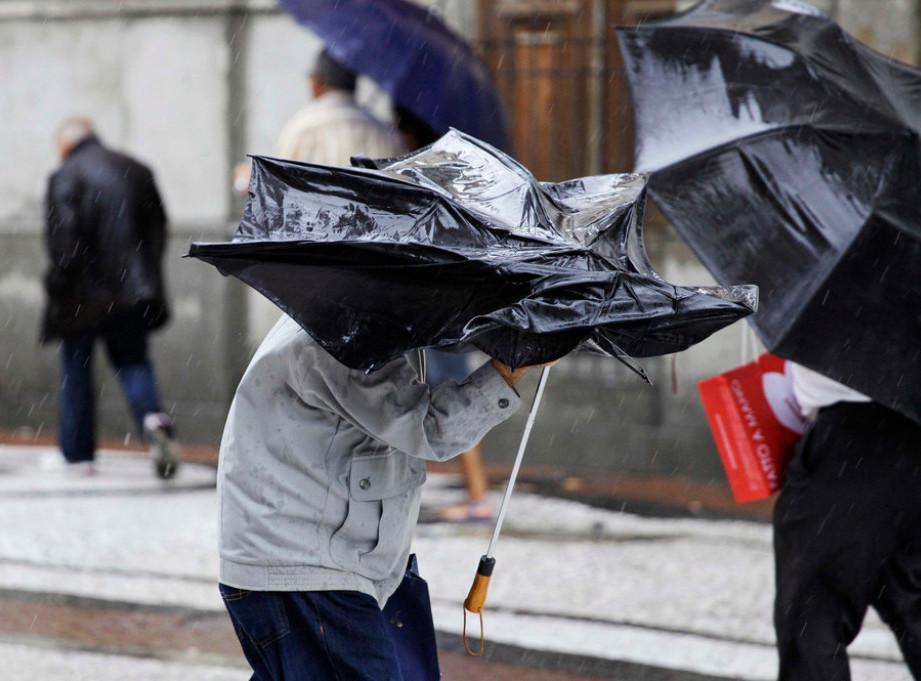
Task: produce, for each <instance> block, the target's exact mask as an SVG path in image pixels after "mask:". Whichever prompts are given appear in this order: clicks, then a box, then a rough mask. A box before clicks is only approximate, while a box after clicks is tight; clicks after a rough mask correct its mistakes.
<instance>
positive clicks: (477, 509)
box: [394, 105, 494, 523]
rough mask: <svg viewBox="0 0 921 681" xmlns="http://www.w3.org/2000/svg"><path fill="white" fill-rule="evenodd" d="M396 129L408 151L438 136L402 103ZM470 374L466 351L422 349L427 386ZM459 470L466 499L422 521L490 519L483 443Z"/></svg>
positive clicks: (466, 456) (464, 459) (468, 453)
mask: <svg viewBox="0 0 921 681" xmlns="http://www.w3.org/2000/svg"><path fill="white" fill-rule="evenodd" d="M394 115H395V118H396V121H397V129H398V130H399V131H400V135H401V136H402V138H403V144H404V146H405V147H406V149H407V150H409V151H413V150H415V149H420V148H422V147H424V146H427V145H429V144H431V143H432V142H434V141H435V140H436V139H438V133H436V132H435V131H434V130H432V128H431V127H430V126H429V125H428V124H427V123H426V122H425V121H423V120H422V119H421V118H419V117H418V116H416V115H415V114H413V113H412V112H411V111H409V110H408V109H406V108H404V107H402V106H399V105H397V106H395V107H394ZM469 374H470V363H469V362H468V354H455V353H451V352H439V351H438V350H432V349H428V350H426V351H425V382H426V383H427V384H428V385H429V387H430V388H437V387H438V386H439V385H441V384H442V383H447V382H448V381H452V380H453V381H456V382H458V383H460V382H461V381H463V380H464V379H466V378H467V376H468V375H469ZM458 461H459V462H460V467H461V473H462V475H463V476H464V488H465V490H466V499H465V500H464V501H463V502H461V503H459V504H450V505H448V506H442V507H440V508H435V509H431V510H430V511H428V512H426V513H425V514H424V515H423V516H422V521H423V522H449V523H467V522H485V521H489V520H491V519H492V518H493V515H494V509H493V506H492V503H490V501H489V496H488V495H489V480H488V478H487V476H486V468H485V466H484V465H483V446H482V444H480V443H478V444H476V445H475V446H474V447H472V448H471V449H468V450H467V451H466V452H463V453H462V454H461V455H460V456H458Z"/></svg>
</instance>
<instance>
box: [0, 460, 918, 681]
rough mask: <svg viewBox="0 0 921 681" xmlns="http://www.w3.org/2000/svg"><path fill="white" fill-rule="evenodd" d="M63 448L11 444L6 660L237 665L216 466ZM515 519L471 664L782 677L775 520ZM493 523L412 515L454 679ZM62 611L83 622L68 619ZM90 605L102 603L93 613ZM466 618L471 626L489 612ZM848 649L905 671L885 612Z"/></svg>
mask: <svg viewBox="0 0 921 681" xmlns="http://www.w3.org/2000/svg"><path fill="white" fill-rule="evenodd" d="M52 451H53V450H52V449H51V448H48V447H35V446H18V445H0V517H2V518H3V526H4V531H3V532H2V533H0V601H3V607H2V608H0V659H3V660H4V669H5V671H7V673H6V674H5V677H4V678H6V679H8V680H10V681H26V680H28V681H36V680H38V681H43V680H45V679H62V680H63V679H68V680H72V679H93V680H94V681H99V680H101V681H105V680H106V679H116V678H117V679H124V678H131V679H141V680H146V679H158V678H170V679H189V680H192V679H205V680H211V679H214V680H219V681H224V680H225V679H226V680H227V681H237V680H239V681H245V680H246V679H247V678H248V675H247V674H246V671H245V667H244V666H243V663H242V660H241V658H240V657H239V655H238V653H237V651H236V649H235V648H234V647H233V640H232V638H230V635H229V633H228V632H229V625H228V624H227V622H226V618H225V616H224V614H223V607H222V605H221V602H220V598H219V596H218V593H217V589H216V586H215V582H216V573H217V556H216V503H215V494H214V489H213V485H214V477H215V471H214V469H213V468H212V467H209V466H205V465H196V464H185V465H184V466H183V467H182V468H181V470H180V472H179V475H178V476H177V478H176V479H175V480H174V481H169V482H162V481H160V480H157V479H156V478H155V477H154V476H153V472H152V468H151V464H150V462H149V461H147V460H146V459H144V458H143V457H140V456H138V455H132V454H130V453H126V452H114V451H104V452H102V455H101V458H100V464H99V471H100V473H99V475H97V476H96V477H92V478H79V479H72V478H68V477H66V476H64V475H62V474H60V473H51V472H48V471H45V470H42V468H41V467H40V465H39V462H40V460H41V458H42V455H43V454H47V453H49V452H52ZM457 481H458V480H457V478H456V477H454V476H451V475H445V474H430V476H429V481H428V483H427V484H426V487H425V488H424V493H423V503H424V504H425V505H429V506H432V505H437V504H441V503H449V502H451V501H455V500H458V499H459V498H460V495H461V492H460V491H459V490H458V489H457V484H456V483H457ZM506 528H507V529H506V531H505V532H504V534H503V536H502V538H501V539H500V540H499V544H498V548H497V552H496V557H497V560H498V563H497V566H496V571H495V574H494V577H493V579H492V584H491V586H490V593H489V597H488V600H487V607H486V613H485V626H486V637H487V643H486V651H487V652H486V655H485V656H484V657H485V658H486V660H485V661H481V660H478V661H473V663H472V665H485V664H489V663H490V661H491V662H492V663H494V664H498V663H510V664H511V665H513V666H517V667H518V668H520V665H527V666H530V667H531V668H532V669H538V670H545V671H546V673H550V672H551V671H552V672H554V673H556V676H546V677H542V676H539V675H538V674H539V673H540V674H543V673H545V672H543V671H542V672H537V671H533V672H530V673H529V674H528V675H525V676H520V678H530V679H538V678H547V679H551V678H552V679H563V678H566V679H570V678H571V679H577V678H589V677H591V678H594V679H601V678H606V679H630V681H638V680H641V679H647V680H654V679H655V680H660V681H665V680H666V679H669V680H673V681H700V680H703V679H745V680H751V681H762V680H763V681H768V680H770V679H773V678H774V674H775V667H776V662H775V654H774V651H773V648H772V640H773V633H772V630H771V599H772V596H773V571H772V555H771V543H770V541H771V537H770V527H769V526H768V525H766V524H764V523H759V522H743V521H722V520H700V519H664V518H649V517H638V516H635V515H629V514H626V513H620V512H616V511H611V510H604V509H599V508H594V507H591V506H588V505H585V504H582V503H579V502H577V501H572V500H563V499H558V498H552V497H546V496H540V495H537V494H533V493H520V494H516V496H515V497H514V498H513V500H512V505H511V509H510V511H509V516H508V518H507V523H506ZM490 535H491V526H454V525H444V524H438V525H423V526H420V527H419V529H418V531H417V535H416V539H415V543H414V550H415V551H416V553H417V554H418V555H419V560H420V566H421V570H422V573H423V576H424V577H425V578H426V579H427V580H428V582H429V586H430V590H431V594H432V598H433V607H434V615H435V622H436V627H437V628H438V630H439V632H440V636H441V643H442V645H443V648H444V650H445V652H446V664H445V681H467V680H472V679H473V678H474V675H473V674H471V672H470V671H469V670H471V669H476V667H475V666H470V665H469V664H468V661H463V664H464V665H465V666H459V665H460V661H461V660H462V658H460V657H458V658H456V659H455V658H454V657H452V656H451V655H449V654H448V653H451V652H457V651H458V650H459V648H460V634H461V632H462V630H463V616H462V608H461V602H462V601H463V599H464V598H465V596H466V594H467V589H468V588H469V586H470V582H471V581H472V579H473V574H474V572H475V569H476V565H477V562H478V560H479V556H480V554H481V553H483V552H484V551H485V549H486V546H487V544H488V542H489V537H490ZM81 609H83V610H82V611H81ZM75 612H76V613H77V615H74V613H75ZM80 612H85V613H89V614H86V615H85V616H84V615H80V614H79V613H80ZM65 613H70V616H72V617H74V619H73V620H68V621H72V622H76V623H77V624H70V625H67V626H66V627H65V626H63V625H61V624H60V623H61V622H62V621H63V619H62V618H64V616H65ZM92 613H95V614H94V615H92V617H90V615H91V614H92ZM118 613H121V614H122V615H123V617H121V618H116V617H115V614H118ZM125 613H128V614H129V615H130V617H125V616H124V615H125ZM81 617H84V618H86V617H90V619H92V618H95V619H94V620H93V621H94V625H93V626H92V627H85V628H86V630H87V631H84V632H81V631H77V630H78V629H80V627H79V626H78V625H79V622H80V621H81ZM109 620H111V622H116V621H117V622H118V624H117V625H114V624H112V625H111V627H110V628H112V629H113V631H111V632H109V633H108V634H106V636H107V638H105V640H103V639H102V638H100V640H99V641H97V642H96V643H94V642H93V641H92V640H90V639H91V637H92V635H93V632H96V634H97V635H99V636H100V637H102V635H103V633H105V632H104V631H103V630H104V629H105V625H106V622H107V621H109ZM468 624H469V625H471V626H470V629H473V630H475V631H474V635H476V633H478V628H479V622H478V621H474V620H471V621H470V622H469V623H468ZM851 652H852V655H853V665H852V666H853V670H854V681H910V675H909V674H908V672H907V671H906V670H905V669H904V667H903V666H902V664H901V662H900V655H899V652H898V649H897V647H896V645H895V642H894V641H893V640H892V636H891V634H890V633H889V631H888V630H887V629H886V628H885V627H883V626H882V625H881V624H880V623H879V621H878V620H877V619H876V618H875V616H874V617H872V618H870V619H868V621H867V623H866V625H865V628H864V632H863V633H862V634H861V636H860V638H859V639H858V641H857V642H855V644H854V645H853V646H852V648H851ZM7 661H8V662H7ZM508 669H510V670H511V669H512V667H509V668H508ZM127 670H130V671H127ZM510 673H511V672H510ZM492 676H494V677H495V678H498V676H496V674H495V673H492ZM478 678H479V677H478ZM482 678H488V677H486V676H484V677H482ZM503 678H513V676H508V677H503Z"/></svg>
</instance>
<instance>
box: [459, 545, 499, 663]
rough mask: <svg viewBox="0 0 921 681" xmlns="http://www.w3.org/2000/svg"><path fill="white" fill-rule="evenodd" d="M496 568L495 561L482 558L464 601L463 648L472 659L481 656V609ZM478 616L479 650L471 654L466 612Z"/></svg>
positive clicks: (482, 636)
mask: <svg viewBox="0 0 921 681" xmlns="http://www.w3.org/2000/svg"><path fill="white" fill-rule="evenodd" d="M495 566H496V559H495V558H489V557H488V556H482V557H481V558H480V564H479V566H478V567H477V570H476V576H475V577H474V578H473V585H472V586H471V587H470V593H468V594H467V598H466V599H464V648H465V649H466V650H467V652H468V653H470V654H471V655H472V656H473V657H479V656H480V655H482V654H483V646H484V641H485V638H484V635H483V607H484V606H485V605H486V591H487V589H489V580H490V578H491V577H492V569H493V568H494V567H495ZM468 610H469V611H470V612H472V613H475V614H477V615H479V616H480V650H479V652H476V653H475V652H473V651H472V650H471V649H470V645H469V644H468V643H467V611H468Z"/></svg>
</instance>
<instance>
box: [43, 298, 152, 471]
mask: <svg viewBox="0 0 921 681" xmlns="http://www.w3.org/2000/svg"><path fill="white" fill-rule="evenodd" d="M97 337H100V338H102V340H103V341H104V342H105V346H106V351H107V352H108V355H109V360H110V361H111V362H112V365H113V366H114V367H115V373H116V375H117V376H118V380H119V383H120V384H121V387H122V391H123V392H124V394H125V398H126V399H127V400H128V404H129V405H130V407H131V413H132V415H133V416H134V420H135V423H136V424H137V427H138V431H139V432H140V433H142V434H143V432H144V427H143V421H144V415H145V414H149V413H151V412H158V411H160V397H159V395H158V394H157V384H156V381H155V380H154V375H153V369H152V368H151V366H150V361H149V360H148V359H147V327H146V322H145V321H144V318H143V316H142V315H141V313H140V311H139V310H128V311H126V312H123V313H121V314H118V315H116V316H115V317H113V318H112V320H110V321H109V322H106V324H105V325H104V326H103V327H102V328H100V330H99V331H98V332H97V333H94V334H86V335H82V336H74V337H71V338H65V339H64V341H63V343H62V346H61V430H60V438H61V451H62V452H63V453H64V458H66V459H67V461H69V462H70V463H79V462H81V461H92V460H93V457H94V456H95V451H96V404H95V403H96V395H95V391H94V388H93V345H94V344H95V342H96V338H97Z"/></svg>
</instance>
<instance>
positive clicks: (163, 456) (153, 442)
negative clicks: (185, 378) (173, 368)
mask: <svg viewBox="0 0 921 681" xmlns="http://www.w3.org/2000/svg"><path fill="white" fill-rule="evenodd" d="M103 336H104V338H105V341H106V349H107V350H108V352H109V358H110V359H111V361H112V365H113V366H114V367H115V370H116V374H117V375H118V380H119V382H120V383H121V386H122V391H123V392H124V394H125V398H126V399H127V400H128V404H129V405H130V407H131V412H132V414H133V415H134V420H135V423H136V424H137V427H138V430H139V431H140V433H141V434H142V436H143V438H144V439H145V440H146V441H147V443H148V445H149V446H150V450H151V455H152V456H153V461H154V468H155V470H156V472H157V475H158V476H160V477H161V478H164V479H168V478H171V477H173V476H174V475H175V474H176V471H177V470H178V467H179V456H178V454H177V452H176V446H175V442H174V437H175V433H174V430H173V420H172V418H171V417H170V416H169V415H168V414H165V413H163V411H162V410H161V408H160V396H159V394H158V392H157V383H156V380H155V379H154V373H153V367H152V366H151V364H150V360H149V359H148V357H147V324H146V321H145V320H144V316H143V311H142V310H140V309H133V310H128V311H126V312H123V313H121V314H120V315H118V316H117V317H115V318H114V319H113V320H112V321H111V322H109V323H107V324H106V327H105V329H104V331H103Z"/></svg>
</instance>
